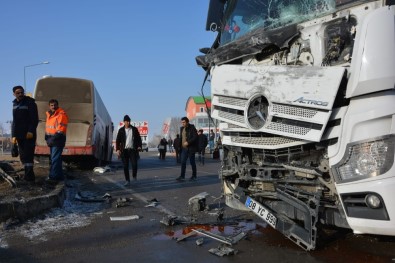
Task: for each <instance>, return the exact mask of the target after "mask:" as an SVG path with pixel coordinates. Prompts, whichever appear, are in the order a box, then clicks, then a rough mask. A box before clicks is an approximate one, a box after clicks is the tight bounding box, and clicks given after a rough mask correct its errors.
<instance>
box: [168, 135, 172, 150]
mask: <svg viewBox="0 0 395 263" xmlns="http://www.w3.org/2000/svg"><path fill="white" fill-rule="evenodd" d="M167 143H168V145H169V152H170V153H172V152H173V139H172V138H171V137H169V139H168V140H167Z"/></svg>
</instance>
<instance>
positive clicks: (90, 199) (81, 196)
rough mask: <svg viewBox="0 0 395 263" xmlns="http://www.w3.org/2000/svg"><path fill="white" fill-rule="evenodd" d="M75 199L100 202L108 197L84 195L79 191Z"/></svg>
mask: <svg viewBox="0 0 395 263" xmlns="http://www.w3.org/2000/svg"><path fill="white" fill-rule="evenodd" d="M74 199H75V200H78V201H81V202H88V203H99V202H105V201H106V199H104V198H100V197H99V198H97V197H96V196H93V197H92V196H83V195H82V194H81V192H77V193H76V194H75V196H74Z"/></svg>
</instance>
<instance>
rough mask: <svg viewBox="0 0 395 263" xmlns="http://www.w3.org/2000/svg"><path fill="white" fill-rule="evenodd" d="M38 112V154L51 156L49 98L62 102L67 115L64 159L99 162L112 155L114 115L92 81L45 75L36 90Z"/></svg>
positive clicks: (60, 105)
mask: <svg viewBox="0 0 395 263" xmlns="http://www.w3.org/2000/svg"><path fill="white" fill-rule="evenodd" d="M34 99H35V100H36V103H37V107H38V115H39V121H40V122H39V125H38V127H37V143H36V150H35V155H36V156H49V147H48V146H47V144H46V142H45V139H44V137H45V136H44V135H45V122H46V114H45V112H46V111H48V102H49V100H50V99H56V100H58V101H59V107H61V108H63V109H64V110H65V111H66V113H67V115H68V117H69V124H68V128H67V135H66V136H67V139H66V146H65V148H64V150H63V154H62V155H63V160H64V161H65V162H76V163H81V162H82V164H86V165H100V164H101V163H102V162H110V161H111V158H112V152H113V147H112V133H113V130H114V127H113V123H112V121H111V117H110V115H109V113H108V112H107V109H106V107H105V105H104V103H103V101H102V99H101V98H100V95H99V93H98V92H97V90H96V89H95V86H94V84H93V82H92V81H91V80H86V79H78V78H64V77H44V78H41V79H39V80H38V81H37V83H36V88H35V90H34Z"/></svg>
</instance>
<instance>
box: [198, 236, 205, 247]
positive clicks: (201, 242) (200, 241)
mask: <svg viewBox="0 0 395 263" xmlns="http://www.w3.org/2000/svg"><path fill="white" fill-rule="evenodd" d="M203 242H204V238H202V237H201V238H198V239H197V240H196V245H198V246H201V245H203Z"/></svg>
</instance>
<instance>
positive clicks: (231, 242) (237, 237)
mask: <svg viewBox="0 0 395 263" xmlns="http://www.w3.org/2000/svg"><path fill="white" fill-rule="evenodd" d="M193 231H195V232H196V233H199V234H202V235H205V236H208V237H211V238H212V239H215V240H217V241H220V242H222V243H225V244H227V245H230V246H231V245H234V244H236V243H237V242H239V241H240V239H242V238H244V237H245V236H246V235H247V233H246V232H239V233H238V234H236V235H234V236H227V237H226V236H221V235H217V234H214V233H211V232H209V231H206V230H204V229H193Z"/></svg>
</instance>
